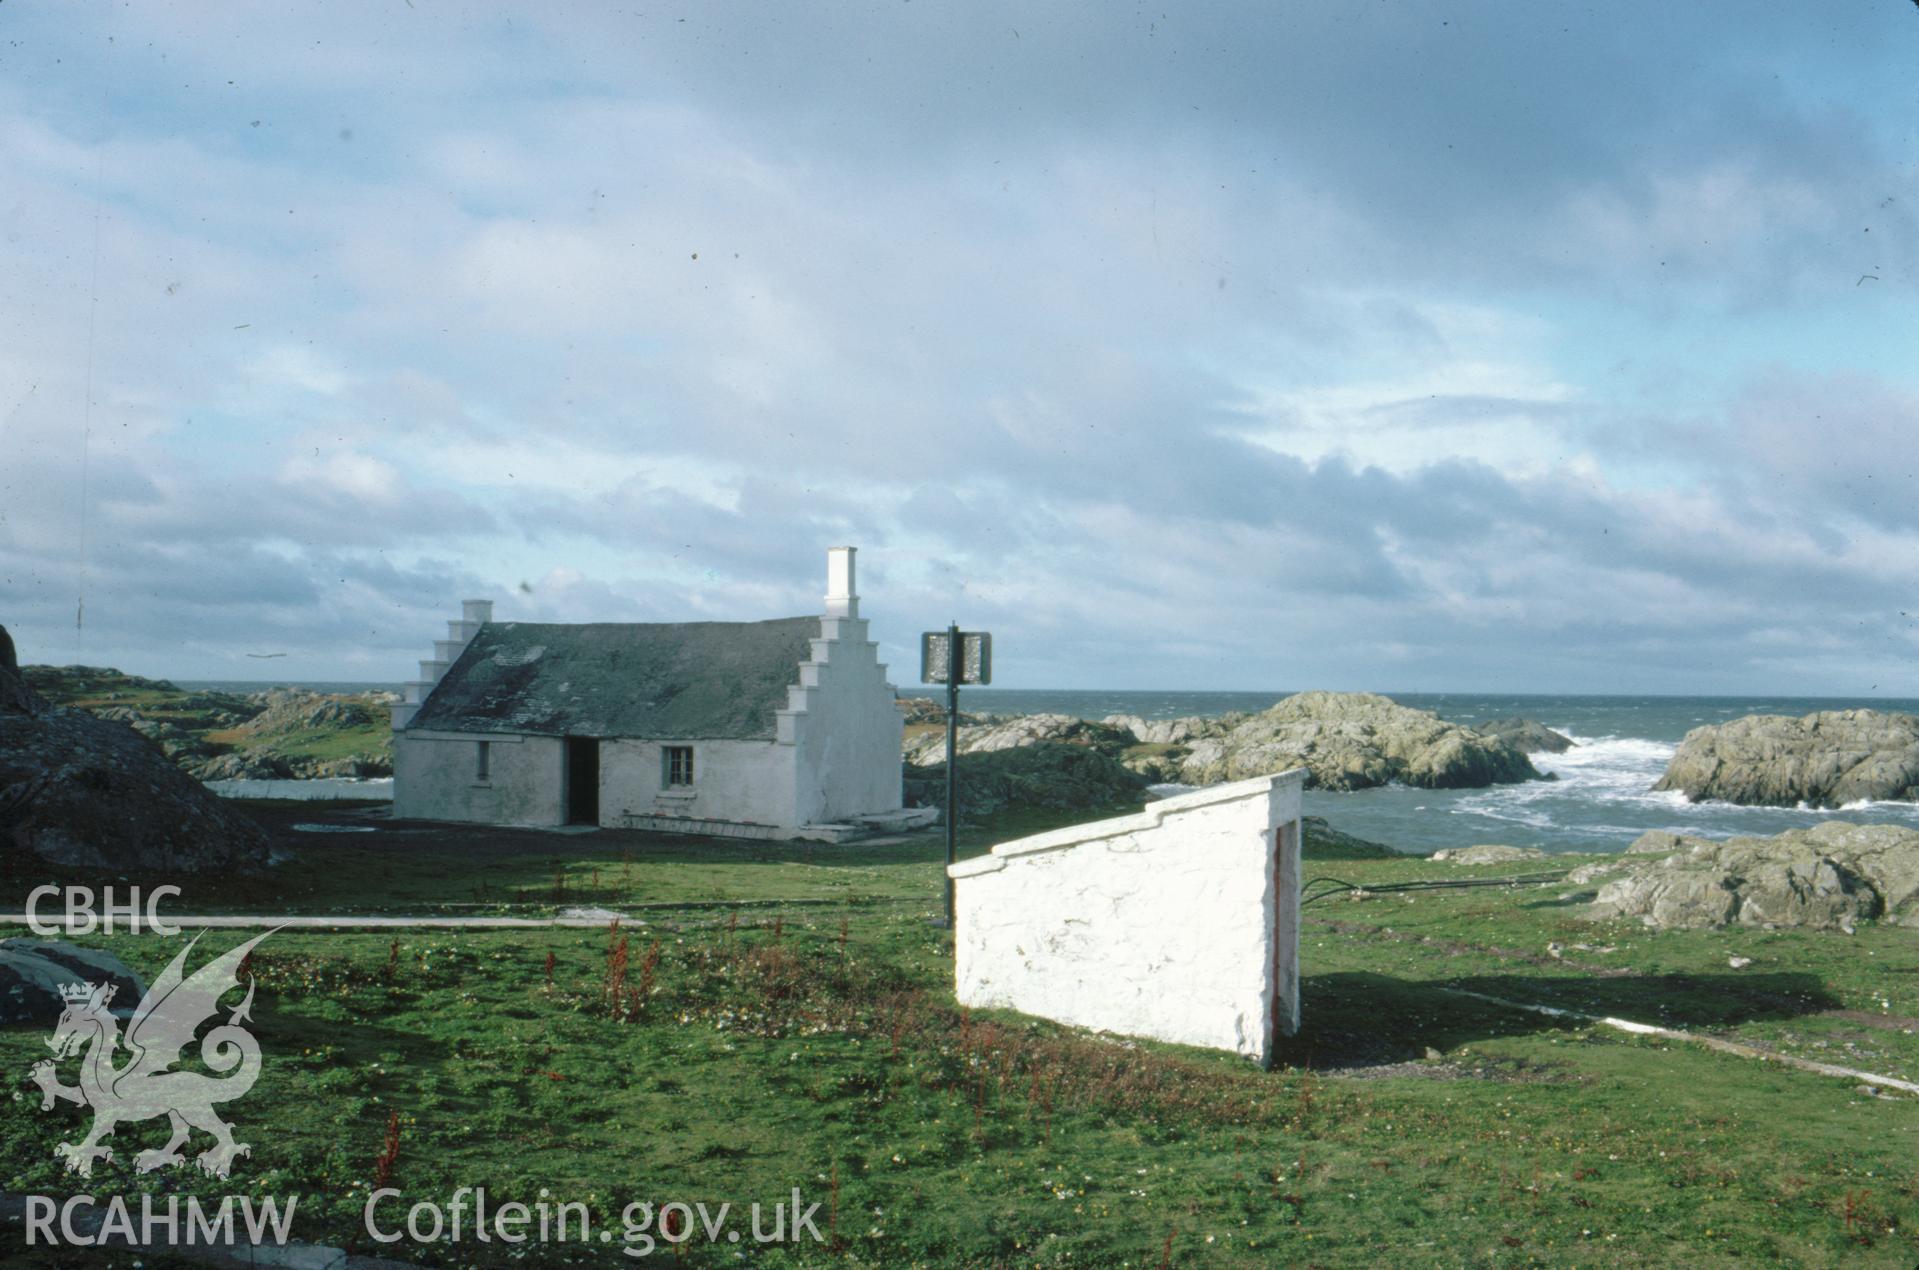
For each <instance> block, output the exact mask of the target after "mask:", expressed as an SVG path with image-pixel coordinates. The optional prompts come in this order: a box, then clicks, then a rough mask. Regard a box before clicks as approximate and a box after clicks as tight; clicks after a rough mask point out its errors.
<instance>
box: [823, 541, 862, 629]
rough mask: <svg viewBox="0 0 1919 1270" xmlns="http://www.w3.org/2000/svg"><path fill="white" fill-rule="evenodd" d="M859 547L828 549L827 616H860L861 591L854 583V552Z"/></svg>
mask: <svg viewBox="0 0 1919 1270" xmlns="http://www.w3.org/2000/svg"><path fill="white" fill-rule="evenodd" d="M858 550H859V548H858V547H828V548H827V549H826V616H828V617H858V616H859V615H860V596H859V591H858V590H857V589H856V588H855V587H854V585H853V554H854V553H855V552H857V551H858Z"/></svg>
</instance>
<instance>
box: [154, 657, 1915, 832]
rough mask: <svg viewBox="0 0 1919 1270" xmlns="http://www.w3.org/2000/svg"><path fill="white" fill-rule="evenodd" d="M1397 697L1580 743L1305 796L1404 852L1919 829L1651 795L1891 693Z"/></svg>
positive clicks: (1268, 699) (1350, 828) (1025, 698)
mask: <svg viewBox="0 0 1919 1270" xmlns="http://www.w3.org/2000/svg"><path fill="white" fill-rule="evenodd" d="M176 682H178V683H179V686H180V687H182V688H189V689H192V688H207V689H220V690H223V691H227V692H257V691H260V690H262V689H265V688H270V687H275V686H285V687H299V688H310V689H313V690H314V691H319V692H365V691H371V690H375V689H385V690H389V691H396V692H397V691H398V690H399V685H398V684H385V683H320V682H312V683H306V682H302V683H287V684H283V685H276V684H272V683H261V682H238V681H217V682H216V681H206V682H194V683H189V682H185V681H176ZM901 693H902V695H905V696H923V697H931V698H934V699H944V695H945V694H944V693H943V692H942V691H941V690H939V689H936V688H934V689H925V688H903V689H901ZM1288 695H1290V694H1289V693H1288V692H1284V691H1275V692H1149V691H1136V690H1125V691H1121V690H1113V691H1090V690H1082V691H1067V690H1060V691H1052V690H1046V689H1029V688H968V689H965V690H964V691H963V692H962V694H961V698H960V709H961V711H962V712H964V713H966V714H998V715H1006V714H1067V715H1073V716H1075V717H1077V718H1082V719H1103V718H1105V717H1107V716H1108V715H1114V714H1128V715H1138V716H1140V717H1141V718H1146V719H1178V718H1186V717H1189V716H1193V715H1200V716H1208V717H1211V716H1217V715H1222V714H1229V713H1232V712H1234V711H1244V712H1247V713H1252V712H1256V711H1259V710H1264V709H1266V708H1267V707H1268V706H1270V705H1272V704H1273V703H1274V702H1275V701H1278V700H1279V699H1281V698H1282V697H1285V696H1288ZM1385 695H1387V696H1389V697H1391V698H1392V699H1393V700H1395V701H1397V702H1399V703H1400V704H1401V705H1405V706H1411V707H1414V708H1415V709H1420V710H1431V711H1433V712H1434V713H1435V714H1437V715H1439V717H1440V718H1442V719H1450V720H1452V721H1453V722H1455V723H1465V724H1473V723H1484V722H1487V721H1488V720H1491V719H1503V718H1511V717H1513V716H1515V715H1517V716H1520V717H1522V718H1527V719H1533V720H1535V721H1537V722H1539V723H1543V724H1545V725H1546V726H1547V727H1549V728H1551V729H1553V730H1554V731H1555V732H1559V733H1561V734H1563V735H1565V736H1567V737H1570V738H1571V739H1572V740H1573V742H1574V743H1575V744H1574V748H1572V749H1571V750H1568V751H1567V752H1566V753H1564V754H1535V755H1533V756H1532V759H1533V766H1535V767H1537V768H1538V769H1539V770H1540V771H1542V772H1549V773H1552V774H1553V775H1554V776H1556V777H1558V779H1557V780H1551V781H1527V782H1525V783H1524V784H1520V785H1501V786H1495V787H1494V788H1491V789H1462V790H1444V789H1414V788H1411V787H1408V786H1403V785H1388V786H1385V787H1383V788H1380V789H1367V790H1358V791H1355V792H1353V793H1332V792H1328V791H1324V790H1308V791H1306V814H1308V815H1311V816H1324V817H1326V818H1327V819H1328V820H1329V821H1331V822H1332V824H1333V825H1334V826H1335V827H1336V828H1338V829H1340V830H1343V831H1344V832H1346V833H1350V834H1353V835H1355V836H1357V837H1361V838H1367V839H1370V840H1372V841H1374V842H1381V843H1385V844H1386V845H1388V846H1392V847H1396V848H1398V849H1399V850H1402V851H1410V852H1418V853H1422V854H1423V853H1427V852H1431V851H1436V850H1439V849H1441V848H1444V847H1466V846H1473V845H1475V844H1478V843H1503V844H1506V845H1508V846H1516V847H1539V848H1541V849H1543V850H1546V851H1549V852H1567V851H1584V852H1612V851H1623V850H1624V849H1625V848H1626V847H1627V846H1628V845H1629V844H1630V843H1631V842H1632V841H1633V839H1635V838H1637V837H1638V836H1639V835H1640V834H1642V833H1645V832H1646V831H1647V830H1649V829H1668V830H1671V831H1673V832H1675V833H1687V834H1695V835H1698V836H1701V837H1708V838H1731V837H1736V836H1739V835H1742V834H1775V833H1780V832H1783V831H1785V830H1787V829H1802V828H1806V827H1808V826H1811V825H1816V824H1819V823H1820V822H1821V821H1825V820H1847V821H1853V822H1858V823H1875V824H1879V823H1884V824H1898V825H1905V826H1908V827H1910V828H1914V829H1919V803H1912V802H1861V803H1855V804H1852V805H1849V806H1846V807H1842V808H1839V809H1837V810H1834V811H1819V810H1814V809H1812V808H1807V807H1798V808H1792V807H1739V806H1735V805H1733V804H1731V803H1720V802H1702V803H1689V802H1687V801H1686V799H1685V797H1684V795H1681V794H1677V793H1655V792H1653V788H1652V787H1653V785H1654V783H1655V782H1657V781H1658V779H1659V777H1660V774H1661V773H1663V772H1664V771H1665V770H1666V763H1667V761H1668V760H1670V759H1671V758H1672V755H1673V751H1674V750H1675V749H1676V748H1678V745H1679V742H1680V740H1681V739H1682V738H1683V737H1684V736H1685V735H1686V733H1687V732H1689V731H1691V730H1692V729H1693V728H1697V727H1703V726H1705V725H1707V724H1711V723H1724V722H1726V721H1727V720H1729V719H1736V718H1739V717H1740V716H1742V715H1748V714H1784V715H1803V714H1810V713H1812V712H1813V711H1816V710H1846V709H1853V708H1865V709H1872V710H1895V711H1901V712H1904V713H1908V714H1919V699H1914V698H1892V697H1870V698H1866V697H1759V696H1739V697H1678V696H1643V697H1640V696H1555V695H1536V694H1502V693H1483V692H1391V693H1387V694H1385Z"/></svg>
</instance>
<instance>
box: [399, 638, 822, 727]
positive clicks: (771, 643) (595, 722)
mask: <svg viewBox="0 0 1919 1270" xmlns="http://www.w3.org/2000/svg"><path fill="white" fill-rule="evenodd" d="M819 634H820V619H819V618H817V617H783V618H778V619H775V620H773V621H770V622H656V623H625V622H595V623H586V624H581V625H560V624H556V623H546V622H488V623H487V624H486V625H485V626H482V627H481V628H480V632H479V634H477V635H475V636H474V637H473V640H472V642H471V643H469V644H468V645H467V646H466V649H465V651H463V652H462V653H461V654H460V658H459V660H458V661H456V662H454V663H453V665H452V666H450V667H449V668H448V669H447V672H446V674H445V675H444V676H442V677H441V679H440V682H439V683H438V684H436V685H435V686H434V688H433V691H432V692H431V693H429V694H428V696H427V699H426V701H425V702H424V703H423V704H422V705H421V707H420V709H419V711H418V712H417V713H416V714H415V715H414V716H413V720H412V722H411V723H410V724H408V729H409V730H433V731H443V732H494V733H503V732H513V733H533V734H537V735H546V736H597V737H641V738H647V739H658V740H728V739H740V740H748V739H771V738H772V736H773V735H774V729H775V726H776V720H775V718H774V712H775V711H777V710H780V709H782V708H784V707H785V705H786V689H787V687H788V685H791V684H796V683H798V682H799V677H800V672H799V666H800V663H801V662H803V661H806V660H808V659H809V658H810V657H811V655H812V647H811V645H810V643H809V641H810V640H813V639H817V638H819Z"/></svg>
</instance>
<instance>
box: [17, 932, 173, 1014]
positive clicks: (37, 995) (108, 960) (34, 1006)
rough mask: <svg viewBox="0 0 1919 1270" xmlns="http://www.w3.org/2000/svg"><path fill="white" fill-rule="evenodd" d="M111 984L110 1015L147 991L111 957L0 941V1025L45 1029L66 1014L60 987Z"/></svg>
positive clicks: (42, 943) (72, 947)
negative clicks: (39, 1025)
mask: <svg viewBox="0 0 1919 1270" xmlns="http://www.w3.org/2000/svg"><path fill="white" fill-rule="evenodd" d="M86 983H111V984H112V985H113V986H114V987H115V988H116V989H117V991H116V992H115V993H114V996H113V1011H114V1013H116V1014H121V1015H125V1014H128V1013H131V1012H132V1010H133V1008H134V1007H135V1006H137V1005H139V1004H140V998H141V997H143V996H145V995H146V991H147V989H146V985H145V984H143V983H141V982H140V977H139V976H138V975H136V974H134V973H133V972H132V971H131V970H128V969H127V967H126V965H125V963H123V962H122V961H121V960H120V959H119V958H118V957H116V956H114V955H113V954H112V953H108V952H101V951H99V950H98V949H94V948H81V947H79V946H78V945H76V944H68V943H57V942H54V941H51V940H42V939H0V1023H38V1024H42V1025H50V1024H52V1023H53V1022H54V1021H55V1020H57V1019H58V1018H59V1017H60V1012H61V1011H62V1010H64V1009H66V1001H65V999H64V998H62V997H61V995H60V990H61V989H62V988H65V987H70V986H77V985H79V984H86Z"/></svg>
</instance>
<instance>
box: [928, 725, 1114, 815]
mask: <svg viewBox="0 0 1919 1270" xmlns="http://www.w3.org/2000/svg"><path fill="white" fill-rule="evenodd" d="M959 787H960V811H961V813H962V814H964V815H968V816H987V815H993V814H994V813H997V812H1001V811H1007V810H1019V809H1025V808H1044V809H1049V810H1059V811H1106V810H1110V809H1112V808H1114V807H1117V806H1121V805H1124V804H1129V803H1130V804H1132V805H1134V806H1138V805H1140V804H1142V803H1144V802H1145V801H1146V779H1145V778H1144V777H1142V776H1141V775H1139V774H1138V773H1137V772H1134V771H1131V770H1129V769H1127V768H1126V767H1124V766H1122V765H1121V764H1120V763H1119V762H1118V760H1116V759H1113V758H1111V757H1109V756H1107V755H1105V754H1102V753H1101V752H1100V751H1098V750H1096V749H1094V748H1092V747H1090V746H1085V745H1068V744H1064V743H1061V742H1056V741H1044V742H1040V743H1038V744H1034V745H1022V746H1017V747H1009V748H1004V749H997V750H990V751H983V752H975V753H970V754H969V753H968V752H967V751H966V750H965V749H964V748H962V749H961V750H960V759H959ZM906 802H907V805H908V806H909V807H944V806H945V804H946V765H945V764H944V763H939V764H935V765H932V766H927V767H909V768H907V771H906Z"/></svg>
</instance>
